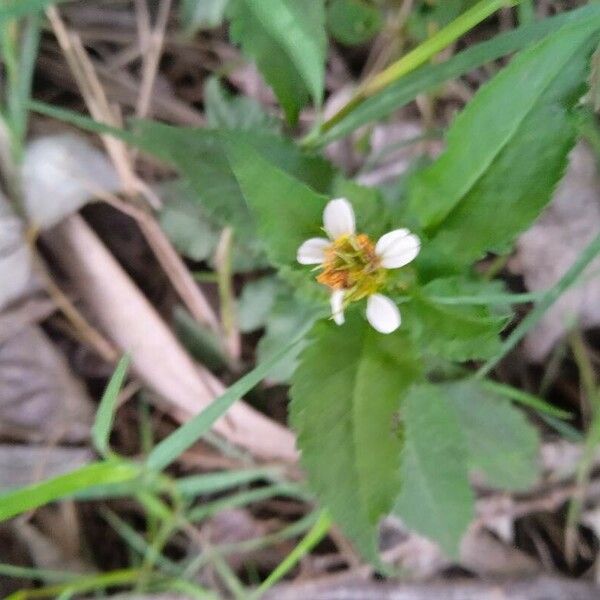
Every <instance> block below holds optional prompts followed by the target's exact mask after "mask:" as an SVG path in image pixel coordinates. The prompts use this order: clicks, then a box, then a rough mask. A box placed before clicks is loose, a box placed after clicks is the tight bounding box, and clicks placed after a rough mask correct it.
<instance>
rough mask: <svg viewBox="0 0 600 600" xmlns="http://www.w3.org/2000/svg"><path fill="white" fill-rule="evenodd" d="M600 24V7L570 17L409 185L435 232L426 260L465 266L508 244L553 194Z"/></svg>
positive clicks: (465, 115) (491, 91) (515, 65)
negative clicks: (595, 12)
mask: <svg viewBox="0 0 600 600" xmlns="http://www.w3.org/2000/svg"><path fill="white" fill-rule="evenodd" d="M599 29H600V17H597V18H596V19H592V20H591V21H589V22H586V23H585V24H582V23H576V24H572V25H567V26H565V27H563V28H562V29H561V30H559V31H558V32H556V33H555V34H553V35H551V36H548V37H547V38H546V39H544V40H543V41H542V42H540V43H538V44H537V45H535V46H534V47H533V48H531V49H529V50H526V51H524V52H522V53H521V54H520V55H519V56H518V57H517V58H515V59H514V60H513V61H512V62H511V63H510V65H509V66H508V67H506V68H505V69H503V70H502V71H501V72H500V73H499V74H498V75H497V76H496V77H494V78H493V79H492V80H491V81H490V82H489V83H487V84H486V85H484V86H483V87H482V88H481V89H480V90H479V91H478V93H477V94H476V95H475V97H474V98H473V100H472V101H471V102H470V103H469V104H468V105H467V107H466V108H465V110H464V111H463V112H462V113H461V114H460V115H459V116H458V117H457V118H456V120H455V122H454V124H453V125H452V127H451V129H450V131H449V134H448V144H447V150H446V151H445V153H444V154H442V156H441V157H440V158H439V159H437V161H436V162H435V163H434V164H433V165H432V166H431V167H429V168H427V169H425V170H423V171H421V172H420V173H419V174H418V175H417V176H416V177H415V179H414V180H413V185H412V186H411V191H410V196H411V198H410V208H411V212H412V213H413V214H414V215H415V216H416V217H417V218H418V219H419V220H420V222H421V225H422V226H423V227H424V228H425V229H426V230H428V231H429V232H430V235H432V236H433V240H432V241H430V243H429V244H428V245H426V246H425V247H424V250H425V252H424V254H423V257H422V260H423V261H424V262H425V263H427V260H428V259H429V261H430V262H431V261H434V260H435V261H436V262H437V263H438V269H439V270H441V269H442V268H443V265H440V264H439V259H440V257H444V260H445V262H446V263H447V264H448V265H460V266H466V265H468V264H469V263H471V262H473V261H474V260H477V259H478V258H480V257H481V256H482V255H483V254H484V253H485V252H486V251H487V250H494V251H502V250H504V249H505V247H506V246H507V244H509V243H510V242H511V241H512V240H513V238H514V237H515V236H516V235H517V234H518V233H519V232H520V231H522V230H523V229H524V228H526V227H527V226H528V225H529V224H530V223H531V222H532V221H533V220H534V219H535V218H536V217H537V216H538V214H539V213H540V211H541V210H542V209H543V207H544V206H545V205H546V203H547V202H548V201H549V200H550V198H551V195H552V192H553V190H554V187H555V185H556V183H557V182H558V181H559V180H560V178H561V177H562V174H563V172H564V169H565V166H566V161H567V155H568V153H569V151H570V149H571V148H572V146H573V144H574V141H575V134H576V127H575V125H574V123H573V119H572V118H571V116H570V111H571V109H572V108H573V107H574V106H575V104H576V103H577V102H578V100H579V98H580V96H581V94H582V92H583V85H584V83H585V80H586V77H587V70H588V65H589V55H590V53H591V51H592V49H593V46H594V45H595V43H596V42H597V34H598V30H599ZM524 81H526V82H527V85H523V83H522V82H524ZM498 115H502V118H498ZM465 140H467V141H468V143H465Z"/></svg>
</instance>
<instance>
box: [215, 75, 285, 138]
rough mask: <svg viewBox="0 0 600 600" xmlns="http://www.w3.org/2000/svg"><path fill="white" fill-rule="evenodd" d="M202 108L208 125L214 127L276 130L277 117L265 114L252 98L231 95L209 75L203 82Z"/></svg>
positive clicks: (216, 79) (217, 80) (217, 79)
mask: <svg viewBox="0 0 600 600" xmlns="http://www.w3.org/2000/svg"><path fill="white" fill-rule="evenodd" d="M204 110H205V113H206V120H207V122H208V126H209V127H212V128H214V129H219V128H223V129H237V130H242V131H253V130H259V131H260V130H262V131H277V128H278V123H277V119H275V118H274V117H272V116H271V115H269V114H267V113H266V112H265V110H264V109H263V107H262V106H261V105H260V104H259V103H258V102H257V101H256V100H254V99H253V98H247V97H245V96H233V95H232V94H230V93H229V92H228V91H227V90H226V89H225V88H224V87H223V86H222V85H221V82H220V81H219V78H218V77H210V78H209V79H208V80H207V82H206V83H205V84H204Z"/></svg>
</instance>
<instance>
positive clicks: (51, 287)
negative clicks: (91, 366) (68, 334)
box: [31, 247, 120, 363]
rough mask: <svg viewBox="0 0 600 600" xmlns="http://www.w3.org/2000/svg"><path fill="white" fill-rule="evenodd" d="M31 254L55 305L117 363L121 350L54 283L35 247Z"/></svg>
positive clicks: (84, 337)
mask: <svg viewBox="0 0 600 600" xmlns="http://www.w3.org/2000/svg"><path fill="white" fill-rule="evenodd" d="M31 256H32V257H33V259H32V262H33V267H34V270H35V272H36V274H37V275H38V276H39V277H40V279H41V280H42V281H43V283H44V286H45V289H46V291H47V292H48V295H49V296H50V298H51V300H52V301H53V303H54V305H55V306H56V307H57V308H59V309H60V311H61V312H62V313H63V314H64V315H65V317H67V319H68V320H69V321H70V322H71V324H72V325H73V326H74V327H75V329H76V331H77V332H78V333H79V335H80V336H81V338H82V340H83V341H85V342H87V343H88V344H89V345H90V346H91V347H92V348H94V350H95V351H96V352H97V353H98V355H99V356H100V357H101V358H103V359H104V360H105V361H107V362H108V363H116V362H117V361H118V360H119V356H120V355H119V352H118V351H117V349H116V348H115V347H114V346H113V345H112V344H111V343H110V342H109V341H108V340H107V339H106V338H105V337H104V336H103V335H102V334H101V333H100V332H99V331H97V330H96V329H94V327H92V325H90V324H89V323H88V322H87V320H86V319H85V317H84V316H83V315H82V314H81V313H80V312H79V310H78V309H77V308H76V306H75V305H74V304H73V303H72V302H71V300H69V298H68V297H67V296H66V294H64V293H63V291H62V290H61V289H60V288H59V287H58V286H57V285H56V283H54V280H53V279H52V276H51V275H50V273H49V272H48V268H47V267H46V265H45V263H44V260H43V259H42V257H41V256H40V255H39V254H38V253H37V252H36V250H35V248H34V247H32V248H31Z"/></svg>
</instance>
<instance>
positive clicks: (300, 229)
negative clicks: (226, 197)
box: [227, 137, 327, 266]
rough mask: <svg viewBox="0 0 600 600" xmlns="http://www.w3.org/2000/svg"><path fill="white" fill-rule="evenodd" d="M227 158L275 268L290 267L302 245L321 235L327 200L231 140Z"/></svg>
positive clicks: (237, 141)
mask: <svg viewBox="0 0 600 600" xmlns="http://www.w3.org/2000/svg"><path fill="white" fill-rule="evenodd" d="M227 154H228V157H229V160H230V161H231V166H232V169H233V172H234V173H235V176H236V178H237V181H238V182H239V186H240V188H241V190H242V193H243V195H244V197H245V198H246V201H247V203H248V205H249V206H250V209H251V210H252V213H253V214H254V216H255V219H256V222H257V223H258V228H259V233H260V237H261V239H262V240H263V242H264V244H265V247H266V251H267V255H268V256H269V259H270V261H271V262H272V263H273V264H274V265H278V266H279V265H290V264H294V263H295V261H296V252H297V250H298V248H299V247H300V245H301V244H302V242H304V241H305V240H307V239H308V238H311V237H316V236H317V237H318V236H319V235H321V234H322V233H321V229H320V228H321V226H322V213H323V208H324V207H325V204H326V203H327V197H326V196H323V195H321V194H318V193H316V192H315V191H313V190H312V189H311V188H310V187H308V186H307V185H306V184H304V183H302V182H301V181H299V180H298V179H296V178H294V177H292V176H291V175H288V174H287V173H285V172H284V171H282V170H281V169H278V168H277V167H276V166H274V165H273V164H272V163H271V162H269V161H268V160H266V159H265V158H263V157H262V156H261V155H260V154H258V153H257V152H255V151H253V149H252V148H251V147H249V146H248V145H246V144H242V143H240V141H239V139H236V138H232V137H228V144H227Z"/></svg>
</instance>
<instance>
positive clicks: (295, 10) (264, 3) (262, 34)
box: [230, 0, 327, 123]
mask: <svg viewBox="0 0 600 600" xmlns="http://www.w3.org/2000/svg"><path fill="white" fill-rule="evenodd" d="M231 12H232V14H231V19H232V21H231V33H230V34H231V38H232V40H233V41H234V42H236V43H238V44H240V45H241V47H242V50H243V52H244V53H245V54H246V55H247V56H249V57H250V58H252V59H254V60H255V61H256V63H257V65H258V68H259V70H260V72H261V73H262V74H263V76H264V78H265V80H266V81H267V83H268V84H269V85H270V86H271V87H272V88H273V90H274V91H275V94H276V95H277V97H278V99H279V101H280V103H281V105H282V106H283V109H284V110H285V113H286V115H287V118H288V120H289V121H290V122H291V123H295V122H296V120H297V118H298V114H299V112H300V109H301V108H302V107H303V106H304V105H305V104H306V102H307V101H308V96H309V94H310V95H311V96H312V98H313V100H314V102H315V103H316V104H317V105H320V104H321V102H322V99H323V88H324V79H325V58H326V51H327V36H326V34H325V7H324V1H323V0H236V1H235V2H234V5H233V10H232V11H231Z"/></svg>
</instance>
